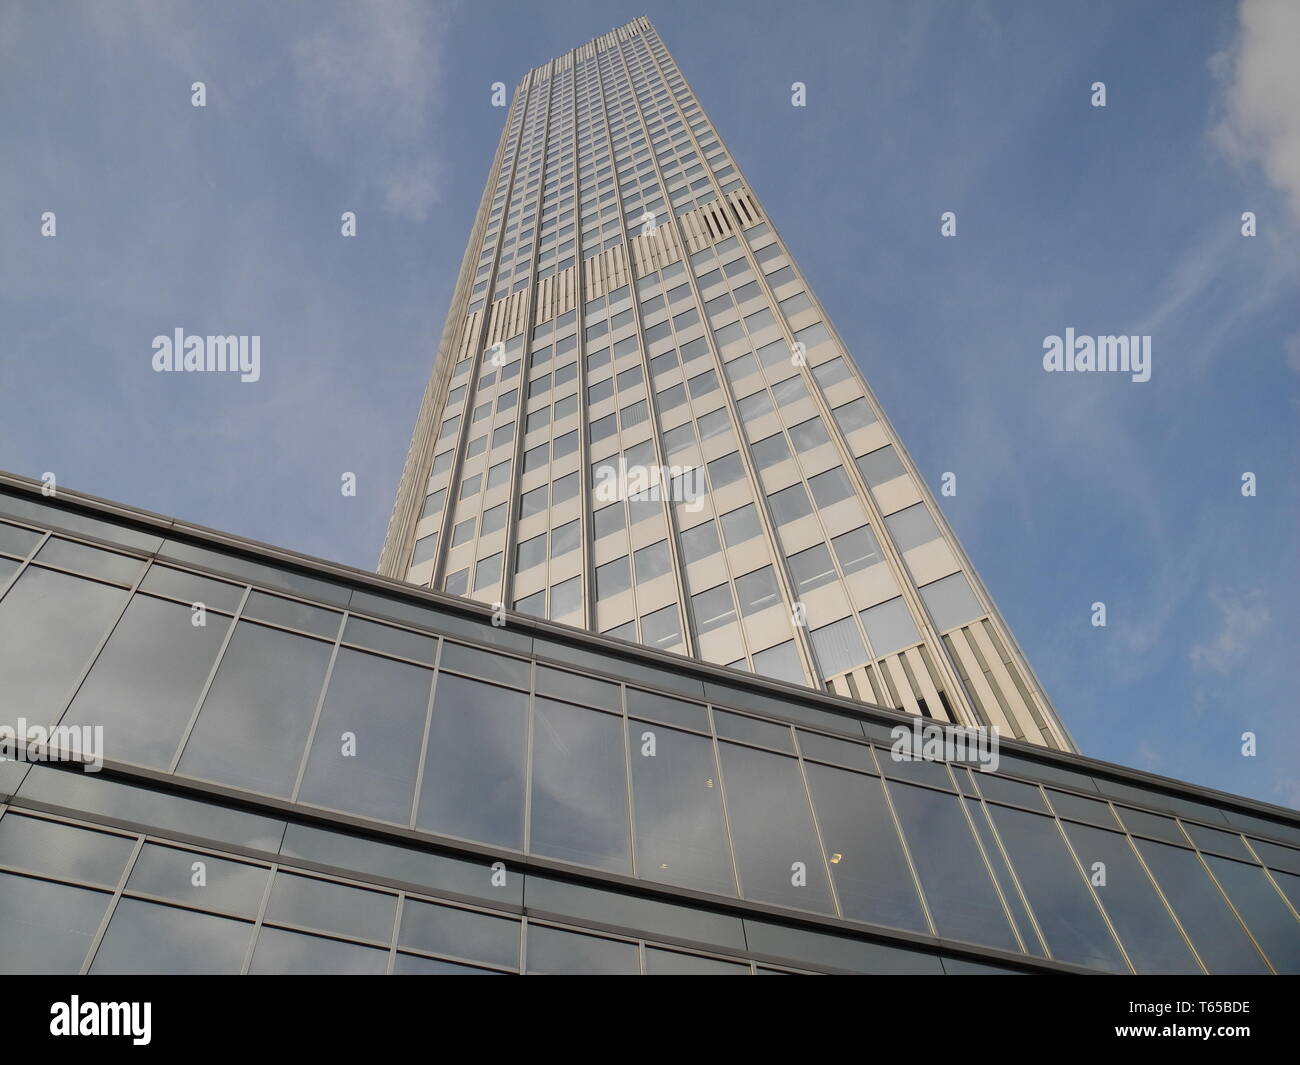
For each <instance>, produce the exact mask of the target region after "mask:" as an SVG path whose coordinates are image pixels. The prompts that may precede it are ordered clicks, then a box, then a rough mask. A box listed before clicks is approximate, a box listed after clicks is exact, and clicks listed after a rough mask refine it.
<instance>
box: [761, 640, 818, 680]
mask: <svg viewBox="0 0 1300 1065" xmlns="http://www.w3.org/2000/svg"><path fill="white" fill-rule="evenodd" d="M754 672H755V673H758V674H760V675H761V676H764V677H771V678H772V679H773V680H788V681H789V682H790V683H791V684H804V683H806V682H807V679H808V678H807V677H806V676H805V675H804V671H803V663H801V662H800V661H799V652H798V651H796V650H795V649H794V641H793V640H787V641H786V642H785V643H782V644H778V645H777V646H775V647H769V648H768V649H767V650H766V651H758V652H756V653H755V655H754Z"/></svg>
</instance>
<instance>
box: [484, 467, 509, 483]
mask: <svg viewBox="0 0 1300 1065" xmlns="http://www.w3.org/2000/svg"><path fill="white" fill-rule="evenodd" d="M508 480H510V463H509V462H498V463H497V464H496V465H495V466H493V467H492V468H491V469H490V470H488V480H487V486H488V488H496V487H497V485H502V484H505V483H506V482H507V481H508Z"/></svg>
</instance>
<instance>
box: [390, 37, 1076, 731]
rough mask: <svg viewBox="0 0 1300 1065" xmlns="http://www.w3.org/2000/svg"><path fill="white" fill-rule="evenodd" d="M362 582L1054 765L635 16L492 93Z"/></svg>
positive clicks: (767, 242)
mask: <svg viewBox="0 0 1300 1065" xmlns="http://www.w3.org/2000/svg"><path fill="white" fill-rule="evenodd" d="M616 474H618V475H619V476H617V477H616V476H615V475H616ZM379 568H380V572H382V573H384V574H386V575H389V576H395V577H400V578H405V579H406V580H409V581H411V582H413V583H416V584H420V585H426V586H431V587H433V588H436V589H440V590H444V591H447V592H451V593H453V594H456V595H463V596H467V597H470V598H473V599H476V600H478V601H480V602H483V603H488V604H500V605H502V606H503V607H505V608H508V609H511V610H517V611H520V612H522V613H525V614H531V615H535V616H539V617H545V618H549V619H550V620H553V621H559V622H563V623H567V624H572V625H578V626H583V627H586V628H588V629H591V630H593V631H597V632H601V633H606V634H609V635H612V636H616V637H620V638H623V639H628V640H632V641H637V642H641V643H644V644H646V645H649V646H652V647H656V648H659V649H661V650H667V651H674V652H677V653H681V654H686V655H691V656H694V657H697V658H701V659H704V660H706V661H709V662H713V663H717V664H720V665H727V666H731V667H733V668H735V669H739V670H745V671H749V672H753V673H757V674H760V675H763V676H768V677H773V678H777V679H780V680H787V681H792V682H794V683H798V684H804V685H809V686H812V687H819V688H821V687H824V688H826V689H828V690H830V691H832V692H835V693H836V694H840V695H845V696H848V697H850V698H854V699H859V700H862V701H864V702H869V703H874V704H876V705H880V706H887V707H893V708H895V709H900V710H905V711H907V712H910V713H912V714H920V715H924V716H927V717H932V718H935V719H937V720H940V721H951V722H955V723H957V724H963V725H985V726H991V727H996V728H997V729H998V731H999V732H1000V733H1001V734H1002V735H1003V736H1007V737H1014V738H1017V739H1024V740H1026V741H1028V742H1031V743H1037V744H1042V745H1045V746H1048V747H1054V748H1057V749H1061V750H1066V751H1072V750H1074V745H1073V742H1072V740H1071V739H1070V737H1069V734H1068V732H1067V731H1066V730H1065V728H1064V727H1063V725H1062V724H1061V722H1060V720H1059V719H1058V717H1057V715H1056V712H1055V710H1054V708H1053V707H1052V705H1051V703H1050V701H1049V700H1048V698H1047V696H1046V694H1045V693H1044V691H1043V689H1042V686H1041V685H1040V684H1039V682H1038V680H1037V678H1036V677H1035V675H1034V673H1033V670H1032V669H1031V668H1030V666H1029V664H1028V662H1027V661H1026V660H1025V657H1024V655H1023V654H1022V652H1021V651H1020V649H1019V647H1018V646H1017V644H1016V642H1015V640H1014V638H1013V636H1012V635H1011V632H1010V630H1009V629H1008V627H1007V626H1006V624H1005V622H1004V621H1003V620H1002V618H1001V617H1000V615H999V614H998V612H997V609H996V607H995V606H994V604H993V602H992V599H991V598H990V597H989V595H988V593H987V591H986V590H985V589H984V587H983V585H982V584H981V583H980V581H979V578H978V577H977V575H976V574H975V571H974V569H973V567H972V566H971V564H970V562H969V560H968V559H967V558H966V556H965V554H964V553H963V552H962V549H961V546H960V545H959V544H958V542H957V540H956V538H955V537H954V535H953V534H952V531H951V530H950V529H949V528H948V525H947V523H946V522H945V521H944V518H943V515H942V513H941V512H940V510H939V508H938V506H937V505H936V503H935V500H934V498H933V497H932V495H931V493H930V491H929V489H928V488H927V486H926V484H925V481H924V480H923V479H922V477H921V476H920V475H919V474H918V472H917V470H916V468H915V466H914V465H913V463H912V461H911V459H910V458H909V457H908V455H907V453H906V451H905V449H904V448H903V445H902V443H901V441H900V440H899V438H898V435H897V434H896V433H895V432H894V430H893V428H892V427H891V426H890V424H889V422H888V420H887V419H886V417H885V415H884V413H883V411H882V410H881V408H880V405H879V404H878V403H877V401H876V399H875V397H874V396H873V395H872V393H871V391H870V389H869V388H868V387H867V385H866V382H865V381H864V380H863V379H862V375H861V373H860V371H859V370H858V367H857V366H856V365H855V363H854V361H853V358H852V357H851V355H850V353H849V352H848V350H847V349H846V348H845V346H844V344H843V342H842V341H841V340H840V338H839V336H838V334H837V333H836V332H835V329H834V327H833V326H832V325H831V322H830V319H829V317H828V316H827V315H826V313H825V312H824V310H823V309H822V307H821V306H820V304H819V303H818V302H817V299H816V297H815V295H814V294H813V292H812V290H811V287H810V286H809V285H808V284H807V282H806V281H805V279H804V277H803V275H802V274H801V272H800V270H799V268H798V266H797V265H796V264H795V261H794V259H793V256H792V255H791V254H790V252H789V250H788V248H787V247H786V245H785V243H784V242H783V241H782V239H781V237H780V236H779V234H778V233H777V231H776V228H775V226H774V225H773V223H772V221H771V219H770V218H769V217H768V215H767V213H766V212H765V211H764V209H763V207H762V204H761V203H760V201H759V199H758V197H757V196H756V194H755V192H754V190H753V189H752V188H751V187H750V186H749V184H748V183H747V182H746V180H745V178H744V176H743V175H742V173H741V172H740V170H739V168H738V166H737V165H736V162H735V160H734V159H733V158H732V156H731V154H730V153H729V152H728V150H727V148H726V146H725V144H724V143H723V142H722V139H721V138H720V137H719V135H718V133H717V132H716V130H715V129H714V127H713V125H712V123H710V121H709V119H708V117H707V116H706V115H705V114H704V111H703V109H702V108H701V107H700V104H699V101H698V100H697V99H696V97H695V94H694V93H693V92H692V90H691V88H690V86H689V85H688V84H687V82H686V80H685V78H684V77H683V76H682V74H681V72H680V71H679V70H678V68H677V65H676V64H675V63H674V62H673V59H672V57H671V56H670V55H669V53H668V50H667V49H666V48H665V47H664V44H663V42H662V41H661V40H660V39H659V36H658V34H657V33H656V32H655V30H654V28H653V27H652V26H651V25H650V23H649V21H648V20H647V19H644V18H638V19H635V20H634V21H632V22H630V23H628V24H627V25H626V26H623V27H620V28H619V29H617V30H614V31H613V32H610V33H607V34H605V35H604V36H602V37H599V38H597V39H595V40H594V41H591V42H589V43H587V44H585V45H583V46H581V47H580V48H577V49H575V50H574V51H572V52H569V53H567V54H565V55H563V56H561V57H560V58H558V59H554V60H552V61H551V62H549V63H546V64H545V65H543V66H540V67H537V68H535V69H534V70H532V71H530V72H529V73H528V74H527V75H525V77H524V78H523V80H522V81H521V82H520V84H519V87H518V89H517V90H516V92H515V96H514V100H513V102H512V104H511V106H510V110H509V112H508V115H507V118H506V123H505V128H504V129H503V131H502V134H501V139H500V142H499V144H498V148H497V154H496V158H495V160H494V161H493V164H492V170H491V172H490V174H489V177H488V182H487V185H486V187H485V189H484V192H483V197H482V200H481V202H480V205H479V209H478V214H477V217H476V218H475V221H474V226H473V230H472V233H471V235H470V240H469V246H468V247H467V249H466V252H465V256H464V259H463V260H462V264H461V270H460V276H459V279H458V282H457V285H456V289H455V293H454V295H453V297H452V304H451V309H450V312H449V314H448V318H447V323H446V327H445V328H444V331H443V335H442V340H441V343H440V344H439V346H438V352H437V357H436V361H435V364H434V369H433V374H432V377H431V379H430V381H429V384H428V388H427V390H426V392H425V395H424V399H423V402H422V404H421V407H420V413H419V416H418V421H417V424H416V428H415V432H414V435H413V437H412V441H411V446H410V451H409V453H408V455H407V460H406V466H405V469H404V471H403V474H402V479H401V484H400V487H399V490H398V496H397V501H396V504H395V506H394V508H393V514H392V518H391V522H390V526H389V531H388V536H387V539H386V542H385V545H384V549H383V553H382V556H381V560H380V567H379Z"/></svg>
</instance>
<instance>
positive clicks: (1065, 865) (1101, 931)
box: [988, 806, 1128, 973]
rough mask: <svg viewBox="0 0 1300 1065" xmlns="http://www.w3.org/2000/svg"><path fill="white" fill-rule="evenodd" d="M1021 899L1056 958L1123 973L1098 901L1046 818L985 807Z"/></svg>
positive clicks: (1126, 969) (1123, 970)
mask: <svg viewBox="0 0 1300 1065" xmlns="http://www.w3.org/2000/svg"><path fill="white" fill-rule="evenodd" d="M988 810H989V813H990V815H992V817H993V824H994V825H995V826H996V828H997V830H998V835H1000V836H1001V837H1002V842H1003V845H1004V846H1005V847H1006V849H1007V855H1008V856H1009V857H1010V859H1011V865H1012V868H1014V869H1015V871H1016V875H1017V876H1018V877H1019V879H1020V885H1021V887H1022V888H1023V889H1024V892H1025V898H1026V899H1028V900H1029V905H1030V907H1031V908H1032V909H1033V911H1034V915H1035V917H1037V918H1038V927H1039V928H1040V929H1041V930H1042V933H1043V938H1044V939H1045V940H1046V941H1047V949H1048V950H1050V951H1051V952H1052V956H1053V957H1054V958H1058V959H1060V960H1061V961H1072V962H1074V963H1075V964H1076V965H1088V966H1091V967H1092V968H1095V969H1106V970H1108V971H1110V972H1121V973H1122V972H1127V971H1128V967H1127V966H1126V965H1125V964H1124V960H1123V958H1121V957H1120V954H1119V950H1118V949H1117V948H1116V946H1115V941H1114V939H1113V938H1112V937H1111V934H1110V932H1109V930H1108V929H1107V928H1106V924H1105V922H1104V921H1103V920H1102V918H1101V914H1100V913H1099V912H1098V911H1097V903H1096V902H1095V901H1094V899H1093V897H1092V892H1091V891H1090V890H1089V888H1088V885H1087V883H1086V882H1085V881H1084V879H1083V878H1082V877H1081V876H1080V875H1079V870H1078V867H1077V866H1076V865H1075V864H1074V861H1073V860H1072V859H1071V857H1070V854H1069V851H1067V850H1066V849H1065V845H1064V842H1063V841H1062V839H1061V834H1060V832H1059V830H1058V829H1057V826H1056V822H1055V821H1054V820H1053V819H1052V818H1049V817H1042V816H1040V815H1038V814H1031V813H1028V812H1027V811H1024V810H1013V809H1012V808H1011V807H1009V806H989V807H988Z"/></svg>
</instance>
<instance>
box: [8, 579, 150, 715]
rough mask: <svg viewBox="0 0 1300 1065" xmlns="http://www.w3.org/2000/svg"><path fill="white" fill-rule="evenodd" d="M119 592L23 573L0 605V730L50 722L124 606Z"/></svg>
mask: <svg viewBox="0 0 1300 1065" xmlns="http://www.w3.org/2000/svg"><path fill="white" fill-rule="evenodd" d="M126 597H127V593H126V591H124V590H123V589H121V588H111V587H109V586H108V585H106V584H96V583H94V582H93V581H85V580H81V579H80V578H78V577H69V576H67V575H65V574H62V573H55V572H54V571H53V570H47V569H36V568H32V567H29V568H28V569H27V570H26V571H25V572H24V573H23V575H22V576H21V577H19V578H18V582H17V583H16V584H14V585H13V586H12V587H11V588H10V589H9V592H8V594H6V595H5V597H4V599H3V600H0V677H4V684H0V725H9V726H10V727H11V728H16V727H17V722H18V718H20V717H24V718H26V719H27V721H28V723H29V724H33V725H34V724H38V723H49V722H53V721H56V720H57V719H58V716H59V714H60V713H62V711H63V704H64V700H66V699H67V698H68V696H69V695H71V691H70V690H69V689H70V688H71V686H72V684H74V683H75V682H76V679H77V677H79V676H80V674H81V671H82V670H83V669H84V668H85V666H86V662H87V660H88V659H89V658H90V654H91V652H92V651H93V650H94V649H95V646H96V645H97V644H98V643H99V641H100V639H101V638H102V637H103V636H104V634H105V633H106V632H107V631H108V627H109V626H110V625H111V624H112V623H113V621H114V619H115V618H116V617H117V614H118V611H119V610H120V609H121V608H122V605H123V604H124V603H125V602H126Z"/></svg>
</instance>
